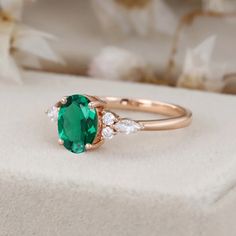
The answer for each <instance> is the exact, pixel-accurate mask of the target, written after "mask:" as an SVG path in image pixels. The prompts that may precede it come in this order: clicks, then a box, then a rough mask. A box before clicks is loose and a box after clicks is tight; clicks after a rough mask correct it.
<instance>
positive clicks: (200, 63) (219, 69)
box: [177, 36, 225, 92]
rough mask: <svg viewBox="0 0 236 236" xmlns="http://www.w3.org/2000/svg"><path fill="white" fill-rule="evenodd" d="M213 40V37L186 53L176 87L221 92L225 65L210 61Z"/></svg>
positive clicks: (213, 44)
mask: <svg viewBox="0 0 236 236" xmlns="http://www.w3.org/2000/svg"><path fill="white" fill-rule="evenodd" d="M215 40H216V38H215V36H212V37H210V38H208V39H206V40H205V41H204V42H203V43H201V44H200V45H199V46H197V47H196V48H194V49H189V50H188V51H187V54H186V58H185V63H184V69H183V73H182V74H181V75H180V77H179V79H178V82H177V85H178V86H180V87H187V88H192V89H205V90H209V91H218V92H219V91H222V89H223V87H224V81H223V77H224V74H225V73H224V72H225V65H221V64H218V63H215V62H213V61H212V53H213V49H214V47H215Z"/></svg>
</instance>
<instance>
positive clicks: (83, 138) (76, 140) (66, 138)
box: [58, 94, 98, 153]
mask: <svg viewBox="0 0 236 236" xmlns="http://www.w3.org/2000/svg"><path fill="white" fill-rule="evenodd" d="M89 103H90V100H89V99H88V98H87V97H85V96H82V95H79V94H78V95H73V96H69V97H67V102H66V104H64V105H62V106H61V108H60V110H59V114H58V134H59V138H60V139H61V140H63V142H64V147H65V148H66V149H68V150H69V151H71V152H73V153H81V152H84V151H85V145H86V144H92V143H93V141H94V139H95V137H96V135H97V130H98V116H97V112H96V110H95V109H92V108H89V105H88V104H89Z"/></svg>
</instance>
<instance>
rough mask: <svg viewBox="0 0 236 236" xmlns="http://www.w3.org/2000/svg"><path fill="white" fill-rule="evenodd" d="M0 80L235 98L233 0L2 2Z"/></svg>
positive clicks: (235, 3)
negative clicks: (103, 83)
mask: <svg viewBox="0 0 236 236" xmlns="http://www.w3.org/2000/svg"><path fill="white" fill-rule="evenodd" d="M0 17H1V22H0V80H2V79H3V80H7V81H11V82H13V81H14V82H17V83H23V79H22V78H23V76H22V74H23V73H24V71H28V70H38V71H47V72H54V73H66V74H76V75H83V76H86V77H88V79H92V78H99V79H106V80H123V81H136V82H142V83H153V84H161V85H167V86H177V87H185V88H188V89H198V90H206V91H212V92H219V93H229V94H236V46H235V44H236V1H235V0H87V1H83V0H67V1H66V0H0Z"/></svg>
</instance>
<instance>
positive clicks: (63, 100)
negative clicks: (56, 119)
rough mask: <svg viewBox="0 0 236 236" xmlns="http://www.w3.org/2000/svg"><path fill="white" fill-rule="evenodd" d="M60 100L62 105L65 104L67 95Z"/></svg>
mask: <svg viewBox="0 0 236 236" xmlns="http://www.w3.org/2000/svg"><path fill="white" fill-rule="evenodd" d="M60 102H61V104H63V105H64V104H66V103H67V97H63V98H62V99H61V101H60Z"/></svg>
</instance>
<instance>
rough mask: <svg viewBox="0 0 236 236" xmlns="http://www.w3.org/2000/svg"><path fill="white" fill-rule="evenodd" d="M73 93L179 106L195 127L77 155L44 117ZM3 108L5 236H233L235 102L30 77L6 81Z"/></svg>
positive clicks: (0, 225) (1, 87) (0, 222)
mask: <svg viewBox="0 0 236 236" xmlns="http://www.w3.org/2000/svg"><path fill="white" fill-rule="evenodd" d="M74 93H85V94H92V95H93V94H95V95H113V96H127V95H128V96H129V97H139V98H146V99H154V100H162V101H167V102H174V103H176V104H181V105H183V106H186V107H189V108H190V109H192V111H193V114H194V120H193V124H192V125H191V126H190V127H189V128H186V129H182V130H177V131H166V132H147V133H142V134H139V135H130V136H122V135H120V136H117V137H115V138H114V139H113V140H111V141H109V143H107V144H105V145H104V146H103V147H102V148H100V149H98V150H96V151H94V152H89V153H85V154H82V155H80V156H77V155H74V154H72V153H70V152H68V151H67V150H65V149H64V148H63V147H60V146H58V144H57V131H56V125H55V124H53V123H51V122H50V121H49V120H48V118H47V116H46V115H45V114H44V111H45V110H46V109H47V108H48V107H49V106H50V105H52V104H54V102H56V101H57V100H58V99H59V98H61V97H62V96H63V95H70V94H74ZM0 101H1V122H0V134H1V135H0V235H45V236H47V235H70V236H73V235H83V236H84V235H102V236H105V235H109V236H110V235H158V236H199V235H203V236H226V235H227V236H235V235H236V224H235V219H236V189H235V184H236V147H235V143H236V142H235V141H236V136H235V134H236V125H235V117H236V110H235V105H236V97H233V96H227V95H218V94H210V93H203V92H196V91H187V90H182V89H172V88H166V87H160V86H150V85H140V84H129V83H122V82H107V81H98V80H94V81H93V80H89V79H85V78H76V77H69V76H61V75H50V74H43V73H38V74H37V73H27V74H26V75H25V80H24V84H23V85H16V84H10V83H4V82H2V81H1V83H0ZM129 115H130V116H131V117H135V114H134V113H131V114H129ZM137 115H138V117H139V116H141V114H137ZM142 117H143V118H144V117H151V115H147V114H145V115H143V114H142Z"/></svg>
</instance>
